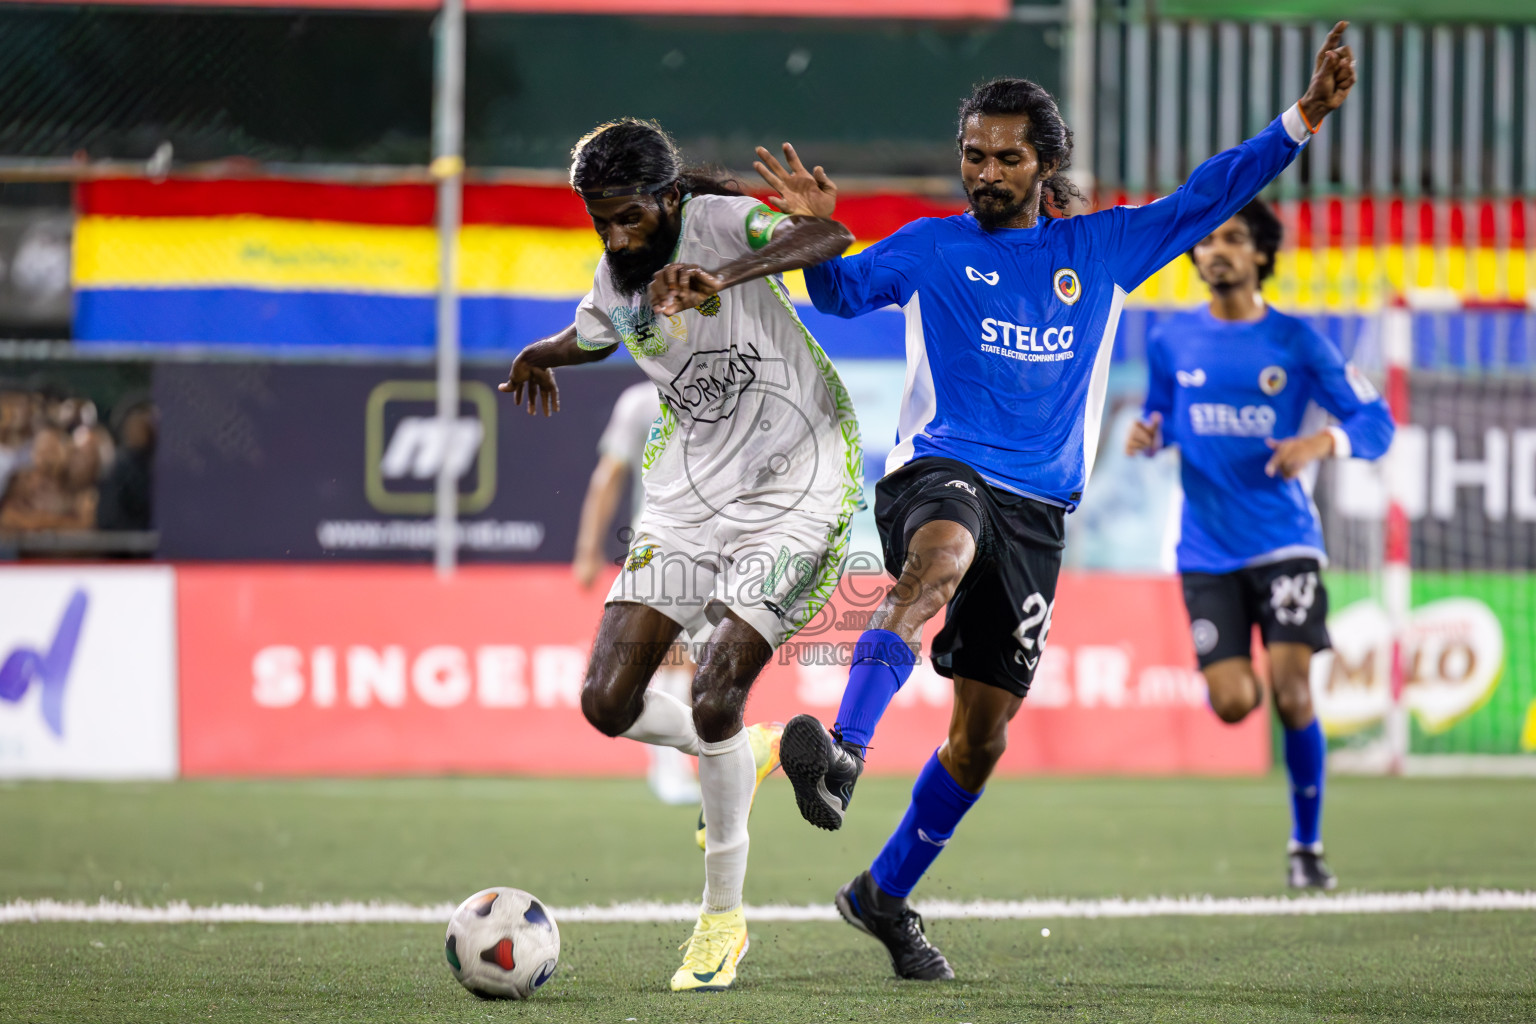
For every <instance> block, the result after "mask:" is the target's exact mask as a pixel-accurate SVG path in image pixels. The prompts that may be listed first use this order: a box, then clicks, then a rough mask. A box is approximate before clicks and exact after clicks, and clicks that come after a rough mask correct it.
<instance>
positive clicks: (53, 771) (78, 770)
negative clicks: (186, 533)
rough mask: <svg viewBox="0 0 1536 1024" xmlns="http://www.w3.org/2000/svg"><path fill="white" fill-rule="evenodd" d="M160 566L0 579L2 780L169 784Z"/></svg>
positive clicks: (169, 649)
mask: <svg viewBox="0 0 1536 1024" xmlns="http://www.w3.org/2000/svg"><path fill="white" fill-rule="evenodd" d="M174 630H175V577H174V574H173V570H171V569H170V568H168V567H143V568H121V569H104V568H21V567H14V566H12V567H7V568H4V569H0V777H5V778H26V777H30V778H83V779H127V778H171V777H173V776H175V774H176V754H177V751H176V651H175V633H174Z"/></svg>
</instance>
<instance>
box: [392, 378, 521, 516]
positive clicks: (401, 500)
mask: <svg viewBox="0 0 1536 1024" xmlns="http://www.w3.org/2000/svg"><path fill="white" fill-rule="evenodd" d="M366 416H367V420H366V427H365V430H364V444H365V446H366V448H367V451H366V453H365V458H366V462H367V473H366V476H365V487H366V489H367V494H368V503H369V504H370V505H372V506H373V507H374V508H375V509H377V510H378V511H380V512H385V513H391V514H394V515H416V516H424V515H430V514H431V513H432V510H433V508H434V502H435V499H434V497H433V495H434V492H435V490H436V487H437V475H438V473H439V472H441V471H442V469H443V468H444V467H446V468H447V469H448V471H449V472H450V473H452V474H453V476H454V478H455V479H456V480H458V482H459V513H460V514H461V515H472V514H474V513H476V512H480V511H483V510H484V509H485V508H486V507H487V506H488V505H490V503H491V501H492V500H493V499H494V498H495V497H496V397H495V396H494V395H493V394H492V393H491V389H490V388H489V387H487V386H486V385H485V384H482V383H481V382H479V381H473V380H466V381H461V382H460V383H459V415H458V416H457V417H456V418H455V419H454V420H453V421H452V422H451V423H449V424H448V426H447V429H446V430H445V429H444V428H443V424H442V422H441V421H439V420H438V418H437V382H436V381H429V380H387V381H384V382H383V383H381V384H379V385H378V386H377V387H375V388H374V389H373V392H372V393H371V394H369V396H368V409H367V413H366Z"/></svg>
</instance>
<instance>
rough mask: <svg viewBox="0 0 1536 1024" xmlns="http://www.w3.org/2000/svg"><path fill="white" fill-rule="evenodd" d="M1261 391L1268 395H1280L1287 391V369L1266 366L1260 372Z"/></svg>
mask: <svg viewBox="0 0 1536 1024" xmlns="http://www.w3.org/2000/svg"><path fill="white" fill-rule="evenodd" d="M1259 390H1260V391H1262V392H1264V393H1265V394H1266V395H1278V394H1279V393H1280V392H1282V391H1284V390H1285V368H1284V367H1281V366H1266V367H1264V369H1262V370H1260V371H1259Z"/></svg>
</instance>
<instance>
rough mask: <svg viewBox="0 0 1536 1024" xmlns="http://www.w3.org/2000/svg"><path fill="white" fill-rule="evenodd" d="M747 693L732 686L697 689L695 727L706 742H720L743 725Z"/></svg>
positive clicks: (694, 705) (694, 712) (695, 692)
mask: <svg viewBox="0 0 1536 1024" xmlns="http://www.w3.org/2000/svg"><path fill="white" fill-rule="evenodd" d="M744 697H745V694H738V692H737V691H736V690H735V689H733V688H730V687H714V686H712V687H706V688H705V689H703V690H702V691H701V690H697V689H696V690H695V691H694V699H693V728H694V730H695V731H697V732H698V734H699V738H700V739H701V740H703V741H704V742H706V743H718V742H720V741H721V740H723V739H726V738H727V737H729V736H732V735H734V734H735V732H736V730H737V729H738V728H740V727H741V723H742V712H743V710H744V703H745V701H744Z"/></svg>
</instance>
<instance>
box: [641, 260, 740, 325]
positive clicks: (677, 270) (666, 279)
mask: <svg viewBox="0 0 1536 1024" xmlns="http://www.w3.org/2000/svg"><path fill="white" fill-rule="evenodd" d="M723 288H725V279H724V278H722V277H721V276H720V275H719V274H715V273H712V272H711V271H708V270H705V269H704V268H703V267H701V266H698V265H697V264H693V263H669V264H667V265H666V266H665V267H662V268H661V269H660V270H658V271H656V276H655V277H653V278H651V287H650V300H651V305H652V306H653V307H655V309H656V312H658V313H660V314H661V315H662V316H672V315H673V314H675V313H681V312H682V311H683V310H685V309H692V308H693V307H695V306H698V305H702V304H703V303H704V301H705V300H706V299H708V298H709V297H710V296H711V295H718V294H719V293H720V291H721V290H722V289H723Z"/></svg>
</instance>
